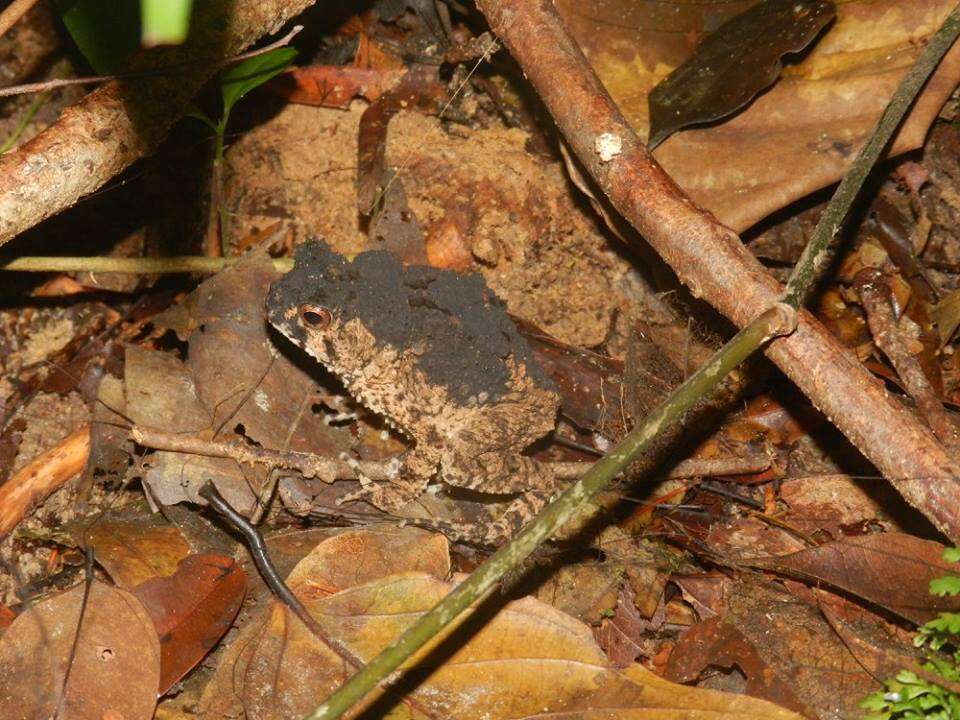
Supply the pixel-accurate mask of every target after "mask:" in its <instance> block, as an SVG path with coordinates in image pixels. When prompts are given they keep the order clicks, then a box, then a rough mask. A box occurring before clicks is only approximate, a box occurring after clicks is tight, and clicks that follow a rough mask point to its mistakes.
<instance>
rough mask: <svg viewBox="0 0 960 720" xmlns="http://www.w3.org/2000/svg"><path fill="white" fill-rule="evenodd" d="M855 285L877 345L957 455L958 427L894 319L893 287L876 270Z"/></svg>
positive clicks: (959, 443)
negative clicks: (891, 288)
mask: <svg viewBox="0 0 960 720" xmlns="http://www.w3.org/2000/svg"><path fill="white" fill-rule="evenodd" d="M854 285H855V287H856V288H857V291H858V292H859V294H860V301H861V302H862V303H863V308H864V310H866V312H867V324H868V325H869V326H870V333H871V334H872V335H873V341H874V342H875V343H876V344H877V347H878V348H880V349H881V350H882V351H883V354H884V355H886V356H887V359H888V360H890V363H891V364H892V365H893V368H894V370H896V371H897V375H898V376H899V377H900V380H901V382H902V383H903V386H904V388H906V390H907V393H908V394H909V395H910V397H912V398H913V399H914V401H916V403H917V408H918V409H919V410H920V414H921V415H923V417H924V418H925V419H926V421H927V423H928V424H929V425H930V428H931V429H932V430H933V432H934V434H935V435H936V436H937V437H938V438H940V442H942V443H944V444H945V445H946V446H947V447H949V448H951V449H952V450H954V451H957V450H960V433H958V432H957V427H956V425H954V424H953V422H952V421H951V420H950V415H949V414H948V413H947V411H946V409H944V407H943V403H941V402H940V398H939V397H937V393H936V391H935V390H934V389H933V386H932V385H931V384H930V381H929V380H927V376H926V375H925V374H924V372H923V368H922V367H921V366H920V361H919V360H918V359H917V357H916V356H915V355H913V354H911V353H910V351H909V350H908V349H907V344H906V339H905V338H904V337H903V332H902V328H901V326H900V324H899V323H898V322H897V319H896V318H895V317H894V315H893V305H892V304H891V292H890V287H889V285H887V284H886V282H885V281H884V275H883V273H882V272H880V271H879V270H877V269H874V268H865V269H864V270H861V271H860V272H859V273H857V277H856V279H855V281H854ZM904 317H906V316H904ZM902 319H903V318H901V321H902Z"/></svg>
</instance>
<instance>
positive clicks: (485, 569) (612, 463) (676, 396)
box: [304, 305, 796, 720]
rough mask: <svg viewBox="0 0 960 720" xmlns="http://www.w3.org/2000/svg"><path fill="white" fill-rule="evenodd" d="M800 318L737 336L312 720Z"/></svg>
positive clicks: (464, 602)
mask: <svg viewBox="0 0 960 720" xmlns="http://www.w3.org/2000/svg"><path fill="white" fill-rule="evenodd" d="M795 324H796V312H795V311H794V310H793V309H792V308H789V307H787V306H785V305H778V306H776V307H774V308H771V309H770V310H768V311H766V312H765V313H763V314H762V315H760V317H758V318H757V319H756V320H755V321H753V322H752V323H750V324H749V325H747V327H745V328H744V329H743V330H741V331H740V332H739V333H737V334H736V335H735V336H734V337H733V339H731V340H730V342H728V343H727V344H726V345H725V346H724V347H723V348H722V349H721V350H720V351H719V352H717V353H716V354H715V355H714V356H713V357H712V358H711V359H710V360H709V361H708V362H707V363H705V364H704V365H703V366H702V367H701V368H700V369H699V370H697V372H696V373H694V374H693V375H692V376H691V377H690V379H688V380H687V381H686V382H685V383H684V384H683V385H681V386H680V387H679V388H678V389H677V390H676V391H675V392H674V393H673V394H672V395H671V396H670V397H669V398H668V399H667V400H666V401H665V402H664V403H663V404H662V405H660V406H659V407H658V408H657V409H656V410H654V411H653V412H652V413H650V415H649V416H647V418H646V420H645V421H644V422H643V423H642V424H641V425H640V426H638V427H637V428H635V429H634V430H633V431H632V432H631V433H629V434H628V435H627V436H626V437H624V438H623V439H622V440H621V441H620V442H619V443H617V445H616V446H615V447H614V448H613V450H611V451H610V452H609V453H607V454H606V455H605V456H603V457H602V458H600V459H599V460H598V461H597V462H596V463H594V464H593V465H592V466H591V467H590V469H589V470H587V471H586V472H585V473H584V474H583V476H582V477H581V478H580V479H579V480H577V481H576V482H575V483H574V484H573V485H571V486H570V488H568V489H567V490H566V491H565V492H564V493H563V494H562V495H560V497H558V498H557V499H556V500H554V501H553V502H552V503H550V504H549V505H548V506H547V507H545V508H544V509H543V510H542V511H541V512H540V514H539V515H538V516H537V518H536V520H535V521H534V522H532V523H530V524H529V525H527V527H525V528H524V529H523V530H522V531H521V532H520V533H519V534H518V535H517V536H516V538H514V539H513V541H512V542H510V543H509V544H507V545H505V546H504V547H502V548H500V549H499V550H498V551H497V552H495V553H494V554H493V555H491V556H490V558H489V559H488V560H487V561H486V562H485V563H484V564H483V565H481V566H480V567H479V568H477V570H475V571H474V572H473V573H472V574H471V575H470V577H469V578H467V579H466V580H465V581H464V582H462V583H461V584H460V585H458V586H457V587H456V588H455V589H454V590H453V591H452V592H451V593H450V594H449V595H447V596H446V597H445V598H444V599H443V600H442V601H441V602H440V603H438V604H437V605H436V606H435V607H434V608H433V609H432V610H430V611H429V612H427V613H426V614H425V615H423V616H422V617H421V618H420V619H419V620H418V621H417V622H416V623H415V624H414V625H413V627H411V628H410V629H408V630H407V631H406V632H405V633H404V634H403V635H401V636H400V637H399V638H398V639H397V641H396V642H395V643H394V644H393V645H391V646H390V647H388V648H386V649H385V650H383V652H381V653H380V654H379V655H377V657H375V658H374V659H373V660H372V661H371V662H370V663H368V664H367V665H366V666H365V667H364V668H363V669H362V670H361V671H360V672H358V673H357V674H356V675H354V676H353V677H352V678H350V680H348V681H347V682H346V684H344V685H343V686H342V687H341V688H340V689H339V690H337V692H335V693H334V694H333V695H331V696H330V697H329V698H327V700H326V701H325V702H324V703H323V704H322V705H320V706H319V707H317V708H316V709H315V710H314V711H313V712H312V713H310V714H309V715H307V716H306V717H305V718H304V720H331V719H332V718H338V717H340V716H341V715H342V714H343V713H345V712H346V711H347V710H349V709H350V708H351V707H353V705H355V704H356V703H357V702H359V701H360V700H361V699H363V697H364V696H366V695H367V693H369V692H370V691H371V690H373V689H374V688H375V687H376V686H377V684H378V683H380V682H381V681H382V680H383V679H384V678H386V677H387V676H388V675H389V674H390V673H392V672H393V671H395V670H396V669H397V668H399V667H400V665H401V664H402V663H403V662H404V661H406V660H407V659H408V658H409V657H410V656H411V655H413V654H414V653H415V652H416V651H417V650H419V649H420V648H422V647H423V646H424V645H425V644H426V643H427V642H429V641H430V639H431V638H432V637H434V636H435V635H436V634H437V633H438V632H440V630H442V629H443V628H444V627H446V626H447V625H448V624H450V623H451V622H453V621H454V620H455V619H456V618H457V616H459V615H460V613H462V612H463V611H464V610H466V609H467V608H468V607H470V605H472V604H473V603H475V602H476V601H477V600H479V599H480V598H482V597H483V596H484V594H485V593H486V592H487V591H488V590H490V588H492V587H493V586H494V584H495V583H496V582H497V581H499V580H500V579H501V578H502V577H503V576H504V575H505V574H506V573H508V572H509V571H510V570H511V569H513V568H515V567H517V565H519V564H520V563H521V562H523V560H524V559H525V558H527V557H528V556H529V555H530V553H532V552H533V551H534V550H535V549H536V548H537V547H539V546H540V545H541V544H542V543H543V542H544V541H546V540H547V539H548V538H549V537H550V536H551V535H553V534H554V532H556V531H557V530H558V529H559V528H560V527H562V526H563V525H564V523H566V522H567V521H568V520H569V519H570V518H571V517H573V515H574V514H575V513H576V512H577V511H578V510H579V509H580V508H581V507H583V505H584V503H586V502H587V501H588V500H589V499H590V498H592V497H593V496H594V495H595V494H596V493H598V492H599V491H600V490H602V489H603V488H604V487H606V486H607V484H608V483H609V482H610V481H611V480H613V478H614V477H616V476H617V475H619V474H620V473H621V472H622V471H623V470H624V469H625V468H626V467H627V465H629V464H630V463H631V462H633V460H635V459H636V458H637V456H638V455H640V453H642V452H643V451H644V450H645V449H646V448H647V447H649V445H650V443H651V442H652V441H653V440H654V439H656V437H657V436H658V435H659V434H660V433H661V432H663V431H664V430H665V429H666V428H667V427H669V426H670V425H672V424H673V423H675V422H677V421H678V420H680V419H681V418H682V417H683V415H684V414H685V413H686V412H687V411H688V410H690V408H692V407H693V405H694V404H696V403H697V402H698V401H699V400H700V399H701V398H703V397H704V395H706V394H707V393H708V392H709V391H710V390H712V389H713V388H714V387H716V385H717V383H719V382H720V381H721V380H722V379H723V378H724V377H726V375H727V373H729V372H730V371H731V370H733V369H734V368H735V367H736V366H737V365H739V364H740V363H741V362H743V360H745V359H746V358H747V357H748V356H749V355H750V354H751V353H753V352H754V351H755V350H756V349H757V348H759V347H760V346H761V345H763V344H764V343H765V342H767V340H769V339H770V338H772V337H775V336H777V335H783V334H787V333H790V332H792V331H793V328H794V327H795Z"/></svg>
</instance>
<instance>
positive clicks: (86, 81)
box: [0, 0, 303, 97]
mask: <svg viewBox="0 0 960 720" xmlns="http://www.w3.org/2000/svg"><path fill="white" fill-rule="evenodd" d="M32 1H33V2H36V0H32ZM11 7H12V6H11ZM2 20H3V17H2V16H0V22H2ZM301 30H303V25H295V26H294V27H293V29H291V30H290V32H288V33H287V34H286V35H284V36H283V37H282V38H280V39H279V40H275V41H274V42H272V43H270V44H269V45H264V46H263V47H262V48H257V49H256V50H251V51H250V52H245V53H241V54H240V55H234V56H233V57H231V58H227V59H226V60H224V62H223V63H222V66H223V67H226V66H227V65H233V64H234V63H238V62H240V61H241V60H246V59H247V58H252V57H256V56H257V55H263V54H264V53H268V52H270V51H271V50H275V49H277V48H278V47H284V46H285V45H289V44H290V41H291V40H293V38H294V36H295V35H296V34H297V33H299V32H300V31H301ZM0 34H2V33H0ZM189 66H190V63H176V64H174V65H167V66H165V67H161V68H154V69H151V70H138V71H137V72H128V73H117V74H116V75H90V76H87V77H79V78H58V79H56V80H44V81H43V82H35V83H25V84H23V85H11V86H9V87H5V88H0V97H10V96H11V95H28V94H30V93H38V92H49V91H51V90H57V89H59V88H62V87H70V86H71V85H95V84H98V83H105V82H110V81H112V80H137V79H140V78H149V77H157V76H158V75H165V74H167V73H171V72H174V71H176V70H182V69H183V68H185V67H189Z"/></svg>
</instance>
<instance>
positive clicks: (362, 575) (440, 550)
mask: <svg viewBox="0 0 960 720" xmlns="http://www.w3.org/2000/svg"><path fill="white" fill-rule="evenodd" d="M406 571H416V572H425V573H427V574H429V575H433V576H434V577H436V578H439V579H441V580H443V579H446V577H447V576H448V575H449V574H450V546H449V544H448V542H447V539H446V538H445V537H444V536H443V535H440V534H438V533H431V532H427V531H426V530H420V529H419V528H414V527H405V528H398V527H397V526H396V525H382V526H379V527H377V526H374V527H367V528H364V529H363V530H349V531H347V532H344V533H340V534H338V535H335V536H333V537H331V538H329V539H328V540H324V541H323V542H322V543H320V544H319V545H317V547H316V548H314V549H313V551H312V552H310V554H309V555H307V556H306V557H305V558H303V560H301V561H300V562H299V563H298V564H297V566H296V567H295V568H294V569H293V571H292V572H291V573H290V574H289V575H288V576H287V585H289V586H290V588H291V589H292V590H293V591H294V592H296V593H297V594H298V595H302V596H303V597H314V598H316V597H323V596H324V595H331V594H333V593H335V592H339V591H340V590H345V589H347V588H351V587H354V586H355V585H361V584H363V583H365V582H368V581H370V580H375V579H377V578H380V577H385V576H387V575H391V574H393V573H395V572H406Z"/></svg>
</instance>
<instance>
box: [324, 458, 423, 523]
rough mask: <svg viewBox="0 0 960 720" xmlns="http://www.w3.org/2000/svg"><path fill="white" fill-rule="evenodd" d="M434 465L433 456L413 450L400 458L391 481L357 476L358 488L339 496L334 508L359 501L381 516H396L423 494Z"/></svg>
mask: <svg viewBox="0 0 960 720" xmlns="http://www.w3.org/2000/svg"><path fill="white" fill-rule="evenodd" d="M438 464H439V456H438V455H437V453H435V452H431V451H429V450H426V451H424V450H419V449H418V448H414V449H413V450H410V451H408V452H407V453H406V454H405V455H404V456H403V461H402V462H401V463H399V464H398V465H397V471H396V474H395V475H394V476H393V477H390V478H388V479H386V480H371V479H370V478H368V477H365V476H363V475H359V476H358V477H359V480H360V488H359V489H357V490H355V491H353V492H351V493H347V494H346V495H342V496H341V497H340V498H338V499H337V504H338V505H340V504H343V503H345V502H350V501H353V500H362V501H363V502H368V503H370V504H371V505H373V506H375V507H377V508H379V509H380V510H383V511H385V512H388V513H391V514H393V513H396V512H397V511H399V510H400V509H401V508H403V507H404V506H405V505H407V504H409V503H410V502H412V501H413V500H416V499H417V498H418V497H420V495H422V494H423V492H424V490H426V489H427V484H428V483H429V482H430V478H431V477H432V476H433V475H434V473H435V472H436V469H437V465H438Z"/></svg>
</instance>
